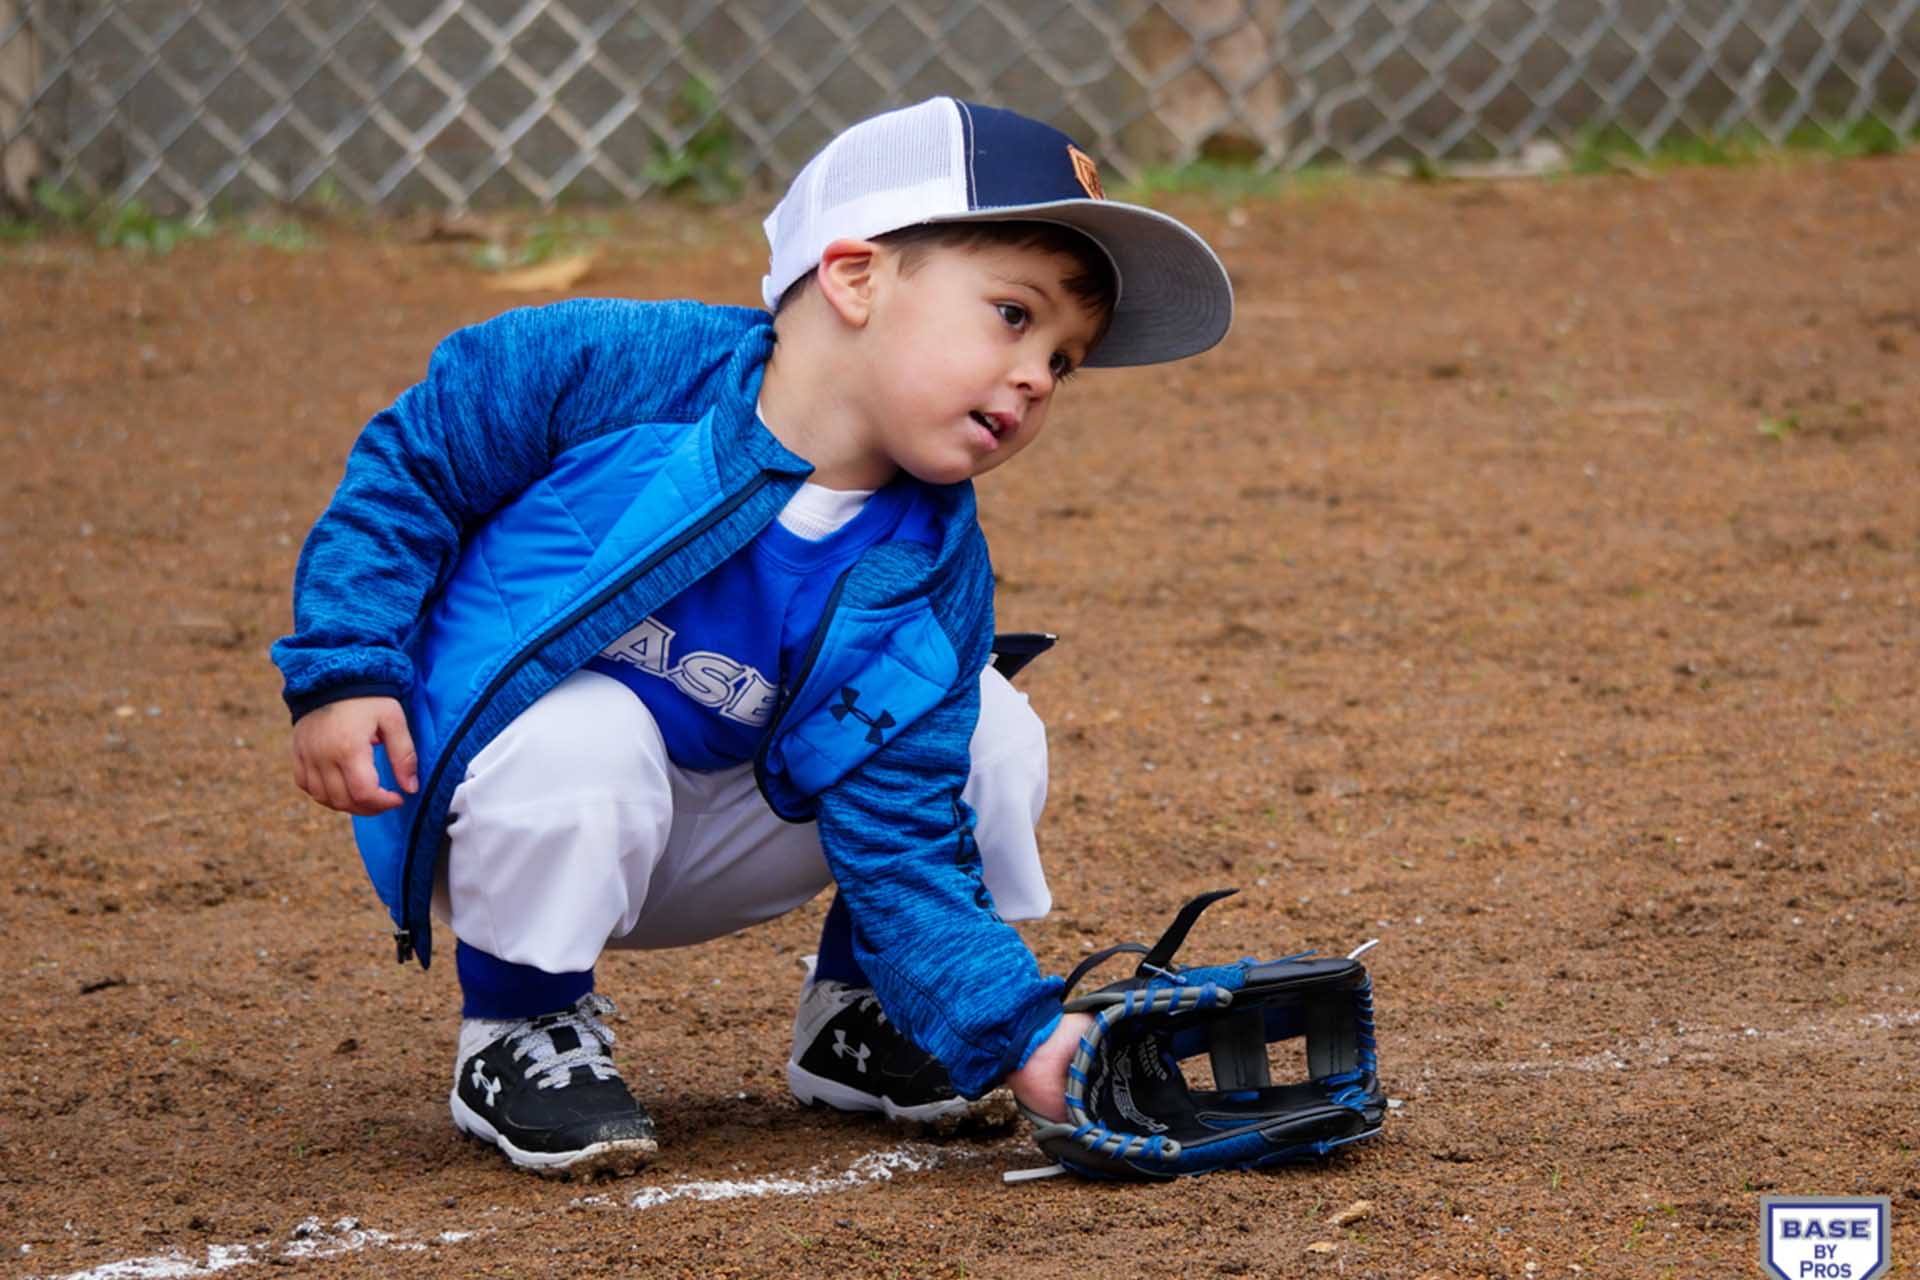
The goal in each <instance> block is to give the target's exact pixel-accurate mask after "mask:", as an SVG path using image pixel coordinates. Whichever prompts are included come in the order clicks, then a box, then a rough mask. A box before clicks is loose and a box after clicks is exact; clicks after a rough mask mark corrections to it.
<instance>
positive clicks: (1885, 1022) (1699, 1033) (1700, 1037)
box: [1493, 1009, 1920, 1075]
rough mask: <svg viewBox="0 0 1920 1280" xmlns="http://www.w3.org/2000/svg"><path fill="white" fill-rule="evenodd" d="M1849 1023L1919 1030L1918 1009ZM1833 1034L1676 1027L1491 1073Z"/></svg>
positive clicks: (1636, 1061) (1652, 1059) (1578, 1067)
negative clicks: (1582, 1053)
mask: <svg viewBox="0 0 1920 1280" xmlns="http://www.w3.org/2000/svg"><path fill="white" fill-rule="evenodd" d="M1854 1023H1855V1025H1857V1026H1860V1027H1862V1028H1865V1029H1866V1030H1867V1031H1869V1032H1876V1031H1894V1030H1897V1029H1900V1028H1903V1027H1912V1026H1920V1009H1915V1010H1908V1011H1906V1012H1903V1013H1868V1014H1862V1015H1860V1016H1858V1017H1856V1018H1855V1019H1854ZM1835 1030H1836V1028H1835V1026H1834V1024H1833V1023H1832V1022H1807V1023H1802V1024H1801V1025H1799V1026H1797V1027H1771V1028H1761V1027H1746V1026H1743V1027H1710V1028H1702V1027H1689V1026H1687V1025H1686V1024H1685V1023H1675V1024H1674V1028H1673V1030H1672V1031H1671V1032H1670V1033H1667V1034H1664V1035H1658V1036H1641V1037H1639V1038H1638V1039H1636V1040H1635V1041H1634V1042H1633V1043H1632V1044H1631V1045H1627V1046H1623V1047H1621V1048H1610V1049H1602V1050H1600V1052H1598V1053H1590V1054H1586V1055H1585V1056H1583V1057H1578V1058H1547V1059H1545V1060H1535V1061H1532V1062H1508V1063H1504V1064H1502V1065H1501V1066H1499V1067H1497V1068H1493V1069H1494V1070H1499V1071H1506V1072H1520V1073H1525V1074H1533V1075H1552V1074H1553V1073H1554V1072H1557V1071H1587V1072H1593V1071H1627V1070H1630V1069H1634V1068H1639V1067H1664V1066H1668V1065H1670V1064H1671V1063H1672V1062H1673V1059H1674V1056H1675V1055H1676V1054H1680V1053H1685V1052H1690V1051H1695V1050H1700V1049H1706V1048H1710V1047H1712V1046H1714V1045H1731V1044H1744V1043H1746V1042H1748V1041H1768V1040H1773V1041H1785V1042H1787V1043H1789V1044H1796V1045H1810V1044H1826V1045H1829V1046H1831V1045H1832V1043H1833V1037H1834V1034H1835ZM1540 1047H1541V1048H1542V1049H1544V1050H1551V1049H1552V1047H1553V1046H1552V1045H1551V1044H1550V1043H1547V1044H1542V1045H1541V1046H1540Z"/></svg>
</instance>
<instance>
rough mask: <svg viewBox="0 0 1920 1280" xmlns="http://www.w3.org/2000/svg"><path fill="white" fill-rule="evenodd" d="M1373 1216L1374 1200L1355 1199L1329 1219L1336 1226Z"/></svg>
mask: <svg viewBox="0 0 1920 1280" xmlns="http://www.w3.org/2000/svg"><path fill="white" fill-rule="evenodd" d="M1372 1216H1373V1201H1371V1200H1355V1201H1354V1202H1353V1203H1352V1204H1350V1205H1348V1206H1347V1207H1346V1208H1344V1209H1342V1210H1341V1211H1340V1212H1338V1213H1336V1214H1334V1215H1333V1216H1332V1217H1331V1218H1328V1219H1327V1221H1328V1222H1329V1223H1331V1224H1333V1225H1334V1226H1336V1227H1344V1226H1346V1225H1347V1224H1348V1223H1350V1222H1361V1221H1364V1220H1365V1219H1367V1218H1370V1217H1372Z"/></svg>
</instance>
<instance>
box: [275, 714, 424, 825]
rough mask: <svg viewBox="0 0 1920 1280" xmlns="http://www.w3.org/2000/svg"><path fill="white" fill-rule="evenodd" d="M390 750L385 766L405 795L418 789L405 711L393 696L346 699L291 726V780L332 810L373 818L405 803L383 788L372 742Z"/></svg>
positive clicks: (417, 778)
mask: <svg viewBox="0 0 1920 1280" xmlns="http://www.w3.org/2000/svg"><path fill="white" fill-rule="evenodd" d="M376 742H378V743H381V744H383V745H385V747H386V749H387V763H388V764H389V765H391V766H392V767H393V776H394V778H395V779H396V780H397V781H398V782H399V783H400V786H401V788H402V789H403V790H405V791H406V793H407V795H412V794H413V793H414V792H415V791H417V790H419V787H420V773H419V768H420V763H419V761H418V760H417V759H416V758H415V756H414V754H413V735H412V734H411V733H409V732H408V731H407V713H406V711H405V710H403V709H402V708H401V706H400V703H399V702H398V701H397V700H396V699H393V698H342V699H341V700H340V701H339V702H329V703H328V704H327V705H326V706H324V707H319V708H317V709H315V710H313V711H309V712H307V714H305V715H303V716H301V717H300V718H299V719H298V720H296V721H294V724H293V781H294V783H295V784H296V785H297V786H298V787H299V788H300V789H301V790H302V791H304V792H306V793H307V794H308V795H310V796H312V797H313V798H314V799H315V800H318V801H319V802H320V803H321V804H323V805H325V806H327V808H329V809H338V810H339V811H340V812H342V813H351V814H354V815H356V816H357V817H362V818H371V817H373V816H374V815H375V814H377V813H385V812H386V811H387V810H389V809H393V808H397V807H399V806H400V805H402V804H404V803H405V802H406V797H404V796H402V795H400V794H399V793H398V792H394V791H389V790H387V789H386V788H385V787H383V786H381V785H380V775H379V774H378V773H376V772H375V771H374V768H373V744H374V743H376Z"/></svg>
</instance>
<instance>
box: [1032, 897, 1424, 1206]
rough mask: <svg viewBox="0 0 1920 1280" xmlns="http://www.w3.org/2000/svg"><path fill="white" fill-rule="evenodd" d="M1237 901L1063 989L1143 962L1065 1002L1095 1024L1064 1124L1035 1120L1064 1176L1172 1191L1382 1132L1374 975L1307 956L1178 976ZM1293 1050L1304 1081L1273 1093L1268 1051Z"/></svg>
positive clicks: (1077, 1064)
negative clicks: (1207, 920) (1189, 1181)
mask: <svg viewBox="0 0 1920 1280" xmlns="http://www.w3.org/2000/svg"><path fill="white" fill-rule="evenodd" d="M1234 892H1236V891H1235V890H1232V889H1225V890H1221V891H1219V892H1216V893H1209V894H1204V895H1202V896H1201V897H1198V898H1195V899H1194V900H1193V901H1192V902H1189V903H1188V904H1187V905H1186V906H1185V907H1183V908H1181V910H1180V913H1179V915H1178V916H1176V917H1175V918H1174V921H1173V924H1172V925H1171V926H1169V927H1168V929H1167V931H1166V933H1165V934H1164V935H1162V936H1161V938H1160V941H1159V942H1157V943H1155V944H1154V946H1153V947H1152V948H1151V949H1149V948H1146V947H1143V946H1140V945H1139V944H1138V943H1122V944H1121V945H1119V946H1117V947H1109V948H1107V949H1106V950H1105V951H1101V952H1097V953H1095V954H1094V955H1092V956H1089V957H1088V958H1087V959H1086V961H1085V962H1083V963H1082V964H1081V965H1080V966H1079V967H1078V968H1077V969H1075V970H1074V972H1073V974H1072V976H1070V977H1069V978H1068V979H1067V987H1066V990H1067V994H1068V995H1069V996H1072V992H1073V989H1074V988H1075V987H1076V986H1077V985H1078V984H1079V982H1080V980H1081V979H1082V978H1084V977H1085V976H1086V975H1087V973H1088V972H1089V971H1091V970H1092V969H1093V968H1094V967H1095V966H1097V965H1099V964H1101V963H1102V962H1104V961H1106V960H1108V959H1110V958H1112V957H1113V956H1115V955H1118V954H1120V953H1121V952H1123V951H1132V952H1142V953H1144V957H1145V958H1144V959H1142V960H1141V961H1140V964H1139V967H1138V968H1137V969H1135V970H1134V975H1133V976H1132V977H1131V978H1127V979H1124V980H1122V981H1120V982H1116V983H1113V984H1112V985H1110V986H1106V987H1102V988H1100V989H1099V990H1098V991H1095V992H1093V993H1091V994H1089V995H1083V996H1079V997H1074V998H1071V999H1069V1000H1068V1001H1067V1008H1068V1009H1069V1010H1074V1011H1083V1012H1086V1013H1090V1014H1092V1015H1093V1027H1092V1029H1091V1030H1089V1031H1088V1032H1087V1033H1086V1035H1085V1036H1083V1037H1082V1038H1081V1040H1080V1047H1079V1049H1078V1051H1077V1052H1076V1053H1075V1054H1074V1056H1073V1061H1072V1064H1071V1065H1070V1066H1069V1067H1068V1070H1067V1090H1066V1094H1067V1122H1066V1123H1064V1124H1055V1123H1052V1122H1050V1121H1048V1120H1045V1119H1043V1118H1042V1117H1040V1116H1037V1115H1035V1114H1033V1113H1032V1112H1031V1111H1029V1112H1027V1118H1028V1119H1029V1120H1031V1121H1032V1122H1033V1123H1034V1124H1035V1126H1036V1129H1035V1132H1034V1140H1035V1141H1036V1142H1038V1143H1039V1145H1040V1149H1041V1150H1042V1151H1045V1152H1046V1153H1047V1154H1048V1155H1050V1156H1052V1157H1053V1158H1054V1159H1055V1160H1057V1161H1059V1162H1060V1164H1061V1165H1062V1166H1064V1167H1065V1168H1066V1169H1068V1170H1071V1171H1072V1172H1074V1173H1078V1174H1081V1175H1083V1176H1085V1177H1089V1178H1145V1179H1168V1178H1175V1177H1180V1176H1182V1175H1185V1174H1195V1173H1210V1172H1212V1171H1214V1170H1216V1169H1250V1168H1255V1167H1258V1166H1260V1165H1266V1164H1273V1163H1276V1162H1279V1161H1288V1160H1304V1159H1312V1158H1316V1157H1320V1156H1324V1155H1326V1154H1328V1153H1329V1152H1330V1151H1332V1150H1333V1149H1334V1148H1335V1147H1338V1146H1342V1145H1344V1144H1346V1143H1349V1142H1356V1141H1358V1140H1359V1139H1361V1138H1365V1137H1370V1136H1372V1135H1373V1134H1376V1133H1378V1132H1379V1131H1380V1124H1381V1120H1382V1118H1383V1117H1384V1116H1385V1114H1386V1107H1387V1100H1386V1095H1385V1094H1384V1093H1383V1092H1382V1091H1381V1088H1380V1082H1379V1079H1378V1075H1377V1072H1378V1064H1377V1060H1376V1058H1375V1055H1374V1040H1373V984H1372V982H1371V980H1370V979H1369V978H1368V977H1367V970H1366V966H1364V965H1362V964H1361V963H1360V962H1359V961H1358V960H1356V959H1352V958H1348V959H1327V960H1316V959H1312V958H1311V956H1312V953H1311V952H1305V953H1302V954H1300V955H1293V956H1287V957H1286V958H1284V959H1281V960H1269V961H1265V962H1259V961H1255V960H1251V959H1248V960H1240V961H1236V962H1234V963H1232V964H1222V965H1209V966H1206V967H1202V968H1186V967H1183V966H1178V965H1175V964H1174V963H1173V956H1174V953H1175V952H1176V951H1178V950H1179V949H1180V945H1181V943H1182V942H1184V941H1185V940H1186V936H1187V931H1188V930H1189V929H1191V928H1192V927H1193V923H1194V921H1195V920H1197V919H1198V918H1199V916H1200V913H1201V912H1202V911H1204V910H1206V909H1207V908H1208V907H1209V906H1211V905H1212V904H1213V903H1215V902H1217V901H1219V900H1220V899H1221V898H1225V897H1228V896H1230V895H1231V894H1233V893H1234ZM1362 949H1363V950H1364V948H1362ZM1355 954H1356V955H1357V954H1358V952H1356V953H1355ZM1295 1037H1300V1038H1302V1039H1304V1040H1305V1042H1306V1044H1305V1047H1306V1073H1307V1074H1306V1079H1304V1080H1300V1081H1297V1082H1295V1083H1280V1084H1276V1083H1274V1081H1273V1079H1272V1069H1271V1067H1270V1065H1269V1060H1268V1052H1267V1046H1268V1045H1270V1044H1273V1043H1276V1042H1279V1041H1284V1040H1291V1039H1293V1038H1295ZM1201 1054H1205V1055H1207V1057H1208V1058H1209V1059H1210V1060H1211V1065H1212V1074H1213V1087H1212V1088H1211V1089H1206V1088H1194V1087H1192V1086H1191V1085H1190V1084H1189V1082H1188V1080H1187V1078H1186V1076H1185V1075H1184V1074H1183V1073H1182V1071H1181V1065H1180V1064H1181V1063H1182V1061H1183V1060H1186V1059H1189V1058H1197V1057H1198V1056H1199V1055H1201Z"/></svg>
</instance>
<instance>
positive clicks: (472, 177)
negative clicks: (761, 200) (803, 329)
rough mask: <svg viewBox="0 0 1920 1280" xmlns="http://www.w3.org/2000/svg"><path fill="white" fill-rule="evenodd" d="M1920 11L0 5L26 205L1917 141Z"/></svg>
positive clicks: (546, 2)
mask: <svg viewBox="0 0 1920 1280" xmlns="http://www.w3.org/2000/svg"><path fill="white" fill-rule="evenodd" d="M1916 15H1920V0H1159V2H1156V3H1149V2H1148V0H1120V2H1117V3H1096V2H1095V0H1033V2H1031V3H1016V2H1015V0H917V2H909V3H894V4H871V3H866V2H865V0H0V184H3V185H0V193H3V194H5V195H6V196H8V197H9V198H11V199H12V200H13V201H14V202H15V203H16V204H19V203H23V202H24V201H25V200H26V198H27V195H26V193H27V191H28V189H29V184H30V183H33V182H35V181H41V182H47V183H50V184H53V185H54V186H55V187H56V188H60V189H65V190H67V191H71V192H78V193H82V194H84V195H86V196H87V197H90V198H99V197H104V198H108V199H114V200H133V199H139V200H142V201H145V202H147V203H148V204H149V205H151V206H153V207H154V208H155V209H157V210H163V211H169V212H181V211H200V210H205V209H207V208H209V207H214V206H222V205H228V204H231V205H246V204H251V203H257V202H259V201H262V200H274V201H284V200H300V199H305V198H314V197H316V196H325V197H328V198H341V199H350V200H353V201H357V202H360V203H364V204H366V205H387V206H394V205H407V204H431V205H443V206H452V207H456V208H457V207H464V206H468V205H474V204H497V203H505V202H527V201H532V202H536V203H539V204H542V205H551V204H552V203H554V202H556V201H558V200H560V199H562V198H563V197H564V198H566V199H568V200H573V199H579V200H582V201H603V200H614V199H621V198H631V197H635V196H639V195H641V194H643V193H645V192H648V191H650V190H657V189H660V188H683V187H690V188H693V189H695V190H698V191H701V192H704V193H708V194H715V195H726V194H730V193H733V192H736V191H738V190H740V189H741V188H742V187H743V186H744V185H747V184H753V183H764V184H775V183H778V182H779V181H780V180H782V179H785V178H786V177H788V176H790V175H791V174H792V173H793V172H795V171H796V170H797V169H798V168H799V166H800V165H801V164H802V163H804V161H805V160H806V158H807V156H808V155H810V154H811V153H812V152H813V150H814V149H815V148H817V147H818V146H819V145H820V144H821V143H822V142H823V141H824V140H825V139H827V138H828V137H830V136H831V135H832V134H833V133H834V132H836V131H837V130H839V129H840V128H842V127H843V126H845V125H846V124H848V123H850V122H852V121H854V120H857V119H859V118H861V117H862V116H865V115H868V114H870V113H872V112H874V111H876V110H880V109H883V108H885V107H888V106H893V105H899V104H902V103H905V102H909V101H913V100H916V99H918V98H921V97H925V96H927V95H930V94H934V93H953V94H956V95H959V96H962V97H968V98H974V99H978V100H984V101H990V102H993V103H996V104H998V105H1003V106H1009V107H1013V108H1015V109H1018V110H1021V111H1024V112H1027V113H1028V114H1031V115H1036V116H1039V117H1042V118H1045V119H1048V120H1050V121H1053V122H1054V123H1056V124H1058V125H1059V126H1060V127H1062V128H1064V129H1066V130H1067V131H1068V132H1070V133H1072V134H1074V135H1075V136H1076V137H1078V138H1080V139H1081V140H1082V142H1083V143H1085V144H1087V145H1089V146H1090V147H1091V148H1093V149H1094V150H1095V151H1096V152H1097V153H1098V154H1100V155H1101V156H1102V157H1103V158H1104V159H1105V160H1106V162H1107V164H1108V165H1109V167H1110V168H1111V169H1112V170H1114V171H1116V172H1117V173H1119V174H1120V175H1121V176H1123V177H1133V176H1138V175H1139V174H1140V173H1141V172H1142V171H1143V170H1145V169H1147V168H1149V167H1152V166H1159V165H1179V164H1184V163H1187V162H1190V161H1192V160H1194V159H1195V158H1196V157H1201V156H1209V155H1219V154H1223V153H1224V154H1228V155H1231V156H1233V157H1235V158H1237V159H1242V160H1245V161H1247V162H1250V163H1252V164H1255V165H1259V166H1262V167H1269V168H1271V167H1289V166H1300V165H1306V164H1310V163H1316V162H1324V161H1339V162H1346V163H1365V162H1369V161H1375V160H1378V159H1380V158H1382V157H1384V156H1391V155H1398V156H1401V157H1404V158H1408V159H1413V160H1416V161H1420V160H1423V159H1424V160H1425V161H1427V162H1432V163H1438V164H1445V163H1454V162H1465V161H1486V160H1495V159H1499V158H1503V157H1505V158H1511V157H1517V156H1520V155H1522V154H1523V153H1524V152H1525V151H1526V150H1527V149H1528V147H1529V145H1530V144H1534V143H1538V142H1540V141H1542V140H1550V141H1553V142H1556V143H1559V144H1561V145H1563V146H1567V145H1576V144H1578V143H1579V142H1581V141H1582V140H1583V139H1587V138H1590V137H1592V136H1593V135H1595V134H1596V133H1601V132H1605V133H1607V134H1608V135H1610V136H1613V137H1615V138H1617V139H1619V140H1621V141H1622V142H1626V143H1632V144H1638V145H1641V146H1645V147H1648V148H1652V147H1655V146H1657V145H1659V144H1660V143H1662V142H1663V141H1665V140H1668V139H1669V138H1671V137H1672V136H1674V135H1675V134H1692V135H1698V136H1702V137H1721V136H1725V135H1728V134H1730V133H1741V132H1751V133H1752V134H1753V135H1754V136H1756V137H1762V138H1765V139H1767V140H1769V141H1773V142H1781V141H1785V140H1786V139H1787V138H1788V137H1789V135H1791V134H1794V133H1795V132H1797V131H1803V130H1807V129H1826V130H1829V131H1833V132H1836V133H1841V132H1848V131H1852V130H1855V129H1858V128H1860V127H1861V126H1862V125H1863V123H1867V124H1870V125H1872V126H1873V127H1875V128H1880V127H1882V126H1884V128H1885V129H1886V130H1888V131H1890V133H1891V134H1892V135H1893V136H1897V137H1904V136H1910V135H1911V134H1912V133H1913V132H1914V130H1915V128H1916V126H1920V89H1917V88H1916V85H1917V84H1920V16H1916Z"/></svg>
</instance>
